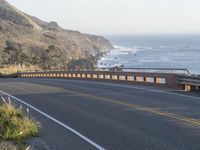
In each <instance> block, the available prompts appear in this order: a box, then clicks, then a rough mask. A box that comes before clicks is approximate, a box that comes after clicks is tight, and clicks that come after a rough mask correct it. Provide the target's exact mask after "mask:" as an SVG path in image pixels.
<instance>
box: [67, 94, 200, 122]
mask: <svg viewBox="0 0 200 150" xmlns="http://www.w3.org/2000/svg"><path fill="white" fill-rule="evenodd" d="M65 91H66V92H68V93H71V94H76V95H78V96H83V97H88V98H92V99H96V100H103V101H106V102H110V103H112V104H118V105H122V106H126V107H129V108H133V109H137V110H141V111H146V112H149V113H152V114H156V115H159V116H165V117H168V118H173V119H177V120H180V121H185V122H188V123H191V124H194V125H200V120H198V119H194V118H189V117H185V116H181V115H177V114H174V113H169V112H163V111H160V110H157V109H154V108H149V107H144V106H140V105H136V104H133V103H128V102H123V101H117V100H115V99H111V98H105V97H100V96H94V95H90V94H85V93H81V92H76V91H73V90H65Z"/></svg>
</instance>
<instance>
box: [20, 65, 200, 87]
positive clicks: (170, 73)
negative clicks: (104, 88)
mask: <svg viewBox="0 0 200 150" xmlns="http://www.w3.org/2000/svg"><path fill="white" fill-rule="evenodd" d="M18 77H22V78H73V79H85V80H104V81H112V82H113V81H115V82H116V81H120V82H130V83H131V82H133V83H144V84H151V85H164V86H167V87H169V88H175V89H185V90H186V91H190V90H193V89H194V90H196V89H200V76H194V75H190V72H189V70H187V69H176V68H175V69H170V68H164V69H163V68H117V67H116V68H98V69H93V70H87V69H53V70H28V71H27V72H23V73H18Z"/></svg>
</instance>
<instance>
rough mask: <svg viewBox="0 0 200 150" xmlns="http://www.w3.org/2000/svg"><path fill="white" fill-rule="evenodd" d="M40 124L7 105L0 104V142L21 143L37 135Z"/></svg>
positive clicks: (19, 110)
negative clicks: (11, 141)
mask: <svg viewBox="0 0 200 150" xmlns="http://www.w3.org/2000/svg"><path fill="white" fill-rule="evenodd" d="M39 128H40V124H39V123H38V122H36V121H35V120H34V119H32V118H30V117H28V115H27V113H25V112H23V111H22V110H21V109H19V108H17V107H16V106H15V105H13V104H11V103H10V102H9V103H0V141H6V140H13V141H22V140H25V139H27V138H29V137H32V136H37V135H38V134H39Z"/></svg>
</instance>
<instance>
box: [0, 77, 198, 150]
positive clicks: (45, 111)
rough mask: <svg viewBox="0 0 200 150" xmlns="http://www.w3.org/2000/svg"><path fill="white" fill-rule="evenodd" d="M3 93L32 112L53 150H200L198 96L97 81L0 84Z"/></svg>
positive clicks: (41, 80) (23, 81)
mask: <svg viewBox="0 0 200 150" xmlns="http://www.w3.org/2000/svg"><path fill="white" fill-rule="evenodd" d="M5 92H6V93H8V94H10V96H11V97H12V100H13V102H14V103H16V104H21V105H23V106H24V107H29V108H30V112H31V115H32V116H34V117H35V118H36V119H37V120H38V121H40V122H41V124H42V130H41V138H42V139H44V140H45V141H46V142H47V143H48V144H49V146H50V148H51V149H52V150H54V149H58V150H93V149H108V150H200V94H198V93H185V92H183V91H170V90H169V89H162V88H155V87H154V88H150V87H145V86H136V85H126V84H118V83H105V82H95V81H78V80H64V79H0V94H1V96H4V97H6V93H5ZM8 94H7V95H8ZM25 105H26V106H25ZM27 105H28V106H27Z"/></svg>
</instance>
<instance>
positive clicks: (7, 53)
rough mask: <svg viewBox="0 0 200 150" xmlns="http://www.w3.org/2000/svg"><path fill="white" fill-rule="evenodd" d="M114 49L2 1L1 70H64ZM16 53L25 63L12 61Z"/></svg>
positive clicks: (101, 40) (0, 5)
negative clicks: (72, 62) (23, 67)
mask: <svg viewBox="0 0 200 150" xmlns="http://www.w3.org/2000/svg"><path fill="white" fill-rule="evenodd" d="M111 48H112V45H111V44H110V42H109V41H108V40H107V39H105V38H103V37H101V36H94V35H89V34H83V33H80V32H79V31H72V30H67V29H63V28H61V27H60V26H59V25H58V24H57V23H56V22H54V21H52V22H49V23H48V22H45V21H42V20H40V19H38V18H36V17H33V16H30V15H28V14H26V13H24V12H21V11H20V10H18V9H16V8H15V7H13V6H12V5H10V4H9V3H8V2H7V1H5V0H0V55H1V56H2V58H1V59H0V62H1V66H2V65H4V64H6V65H11V64H12V65H38V66H40V67H52V66H53V67H61V66H63V67H64V66H66V64H67V63H68V62H69V61H70V60H72V59H80V58H81V59H82V58H88V57H90V56H91V55H96V54H99V53H104V52H106V51H108V50H110V49H111ZM16 51H17V52H16ZM13 53H14V54H15V53H16V54H20V55H17V56H21V59H22V58H23V59H22V60H12V61H11V59H14V57H13V58H10V57H11V54H13ZM14 54H13V55H14ZM22 56H23V57H22ZM19 59H20V58H19ZM9 60H10V61H9Z"/></svg>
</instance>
